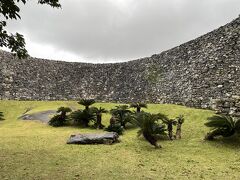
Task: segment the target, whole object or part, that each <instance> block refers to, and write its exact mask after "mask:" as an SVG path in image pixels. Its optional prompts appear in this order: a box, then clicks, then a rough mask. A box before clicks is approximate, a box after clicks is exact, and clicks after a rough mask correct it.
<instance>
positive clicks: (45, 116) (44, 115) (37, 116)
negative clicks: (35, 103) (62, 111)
mask: <svg viewBox="0 0 240 180" xmlns="http://www.w3.org/2000/svg"><path fill="white" fill-rule="evenodd" d="M54 114H56V111H55V110H48V111H42V112H37V113H33V114H24V115H22V116H20V117H19V119H22V120H38V121H41V122H43V123H48V121H49V120H50V116H51V115H54Z"/></svg>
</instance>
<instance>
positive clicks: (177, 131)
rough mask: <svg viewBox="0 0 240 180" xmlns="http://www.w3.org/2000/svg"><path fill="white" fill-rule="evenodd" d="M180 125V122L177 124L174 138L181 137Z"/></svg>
mask: <svg viewBox="0 0 240 180" xmlns="http://www.w3.org/2000/svg"><path fill="white" fill-rule="evenodd" d="M181 127H182V124H179V123H178V124H177V130H176V139H181V138H182V136H181V133H182V130H181Z"/></svg>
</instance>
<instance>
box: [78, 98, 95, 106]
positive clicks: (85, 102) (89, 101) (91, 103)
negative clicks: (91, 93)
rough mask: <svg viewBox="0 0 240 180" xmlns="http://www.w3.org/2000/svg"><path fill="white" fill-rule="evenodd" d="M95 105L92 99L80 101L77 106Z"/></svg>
mask: <svg viewBox="0 0 240 180" xmlns="http://www.w3.org/2000/svg"><path fill="white" fill-rule="evenodd" d="M94 103H95V100H94V99H81V100H80V101H79V102H78V104H81V105H83V106H91V105H93V104H94Z"/></svg>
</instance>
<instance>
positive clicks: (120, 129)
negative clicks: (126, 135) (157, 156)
mask: <svg viewBox="0 0 240 180" xmlns="http://www.w3.org/2000/svg"><path fill="white" fill-rule="evenodd" d="M105 130H106V131H108V132H116V133H118V134H119V135H122V134H123V131H124V128H123V127H122V126H121V125H120V124H119V123H117V124H110V125H109V126H108V127H107V128H105Z"/></svg>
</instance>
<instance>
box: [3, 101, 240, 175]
mask: <svg viewBox="0 0 240 180" xmlns="http://www.w3.org/2000/svg"><path fill="white" fill-rule="evenodd" d="M115 105H116V104H111V103H98V104H96V106H102V107H104V108H106V109H111V108H112V107H114V106H115ZM59 106H70V107H72V108H74V107H75V108H81V106H79V105H78V104H77V103H76V102H70V101H57V102H36V101H35V102H34V101H27V102H23V101H0V111H3V112H4V115H5V119H6V120H5V121H2V122H0V179H238V177H239V176H240V156H239V148H240V145H239V144H240V143H239V141H238V140H236V138H235V139H234V138H233V139H230V140H229V141H223V140H218V141H214V142H205V141H203V137H204V135H205V133H206V132H207V129H206V128H205V127H204V126H203V124H204V122H205V120H206V118H207V117H209V116H211V115H213V112H211V111H207V110H198V109H191V108H186V107H183V106H177V105H159V104H156V105H149V109H148V110H147V111H149V112H152V113H157V112H161V113H164V114H167V115H169V117H175V116H177V115H179V114H183V115H184V116H185V118H186V120H185V123H184V124H183V134H182V136H183V139H182V140H178V141H172V142H171V141H160V142H159V143H160V144H161V145H162V146H163V148H162V149H154V148H153V147H152V146H150V145H149V144H148V143H147V142H146V141H144V140H143V139H142V138H140V139H139V138H137V137H136V132H137V129H129V130H127V131H125V134H124V135H123V136H122V137H121V143H118V144H115V145H111V146H108V145H67V144H66V140H67V139H68V137H69V136H70V135H71V134H74V133H84V132H102V131H101V130H93V129H79V128H73V127H63V128H53V127H50V126H48V125H46V124H42V123H40V122H37V121H22V120H18V119H17V117H19V116H20V115H21V114H22V113H23V112H25V111H26V110H27V109H28V108H33V109H32V110H31V112H37V111H43V110H51V109H57V108H58V107H59ZM103 118H104V121H103V123H104V124H105V125H107V124H108V121H109V118H110V115H104V116H103Z"/></svg>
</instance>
